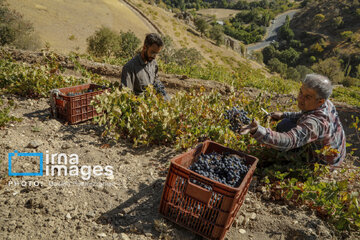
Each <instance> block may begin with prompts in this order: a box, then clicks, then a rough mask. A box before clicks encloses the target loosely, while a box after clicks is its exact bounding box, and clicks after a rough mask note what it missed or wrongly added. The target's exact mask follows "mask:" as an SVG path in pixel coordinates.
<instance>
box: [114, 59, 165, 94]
mask: <svg viewBox="0 0 360 240" xmlns="http://www.w3.org/2000/svg"><path fill="white" fill-rule="evenodd" d="M155 81H158V82H159V79H158V65H157V63H156V61H155V60H152V61H151V62H147V63H145V62H144V60H143V59H142V58H141V55H140V54H137V55H136V56H135V57H133V58H132V59H131V60H130V61H129V62H127V63H126V64H125V66H124V67H123V69H122V73H121V84H122V85H123V86H125V87H128V88H130V89H131V90H133V91H134V93H135V94H136V95H138V94H140V93H142V92H144V91H145V89H146V87H147V86H148V85H149V84H154V82H155Z"/></svg>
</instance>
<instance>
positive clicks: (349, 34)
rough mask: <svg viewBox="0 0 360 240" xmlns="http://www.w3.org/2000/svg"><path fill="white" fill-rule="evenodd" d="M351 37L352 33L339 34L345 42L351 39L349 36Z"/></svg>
mask: <svg viewBox="0 0 360 240" xmlns="http://www.w3.org/2000/svg"><path fill="white" fill-rule="evenodd" d="M352 35H353V32H352V31H344V32H342V33H340V36H341V37H342V38H343V39H344V40H347V39H349V38H351V36H352Z"/></svg>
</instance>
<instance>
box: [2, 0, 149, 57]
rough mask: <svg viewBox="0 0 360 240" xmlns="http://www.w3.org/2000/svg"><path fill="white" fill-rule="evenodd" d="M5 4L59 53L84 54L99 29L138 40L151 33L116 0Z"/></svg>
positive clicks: (21, 0) (13, 1) (10, 0)
mask: <svg viewBox="0 0 360 240" xmlns="http://www.w3.org/2000/svg"><path fill="white" fill-rule="evenodd" d="M8 3H9V4H10V7H11V8H12V9H15V10H16V11H18V12H20V13H21V14H22V15H23V16H24V18H25V19H27V20H29V21H31V22H32V23H33V25H34V28H35V30H36V32H38V34H39V35H40V38H41V39H42V41H43V42H44V43H45V42H48V43H49V44H50V48H51V49H53V50H55V51H57V52H61V53H69V52H70V51H77V52H80V53H83V52H85V51H86V38H87V37H89V36H90V35H92V34H93V33H94V32H95V30H96V29H98V28H99V27H101V26H102V25H103V26H107V27H110V28H111V29H113V30H115V31H120V30H122V31H128V30H132V31H133V32H134V33H135V34H136V35H137V36H138V37H139V38H140V39H144V37H145V34H146V33H148V32H150V29H149V28H148V26H147V25H146V24H145V23H144V22H143V21H142V20H141V19H140V18H139V17H138V16H137V15H136V14H135V13H133V12H132V11H131V10H130V9H128V8H127V7H126V6H125V5H124V4H122V3H121V2H120V1H118V0H76V1H71V0H51V1H49V0H31V1H24V0H8ZM70 38H71V39H70Z"/></svg>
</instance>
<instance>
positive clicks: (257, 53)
mask: <svg viewBox="0 0 360 240" xmlns="http://www.w3.org/2000/svg"><path fill="white" fill-rule="evenodd" d="M252 56H253V57H254V58H255V61H257V62H258V63H262V62H263V61H264V57H263V54H262V53H261V52H260V51H254V52H252Z"/></svg>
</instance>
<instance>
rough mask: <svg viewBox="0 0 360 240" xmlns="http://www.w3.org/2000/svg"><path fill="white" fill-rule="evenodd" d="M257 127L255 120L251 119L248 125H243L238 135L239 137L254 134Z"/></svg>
mask: <svg viewBox="0 0 360 240" xmlns="http://www.w3.org/2000/svg"><path fill="white" fill-rule="evenodd" d="M258 126H259V123H258V122H257V121H256V120H255V119H253V120H252V122H251V123H250V124H249V125H243V126H242V127H241V128H240V129H239V131H238V133H239V134H241V135H245V134H248V133H251V134H254V133H256V131H257V129H258Z"/></svg>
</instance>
